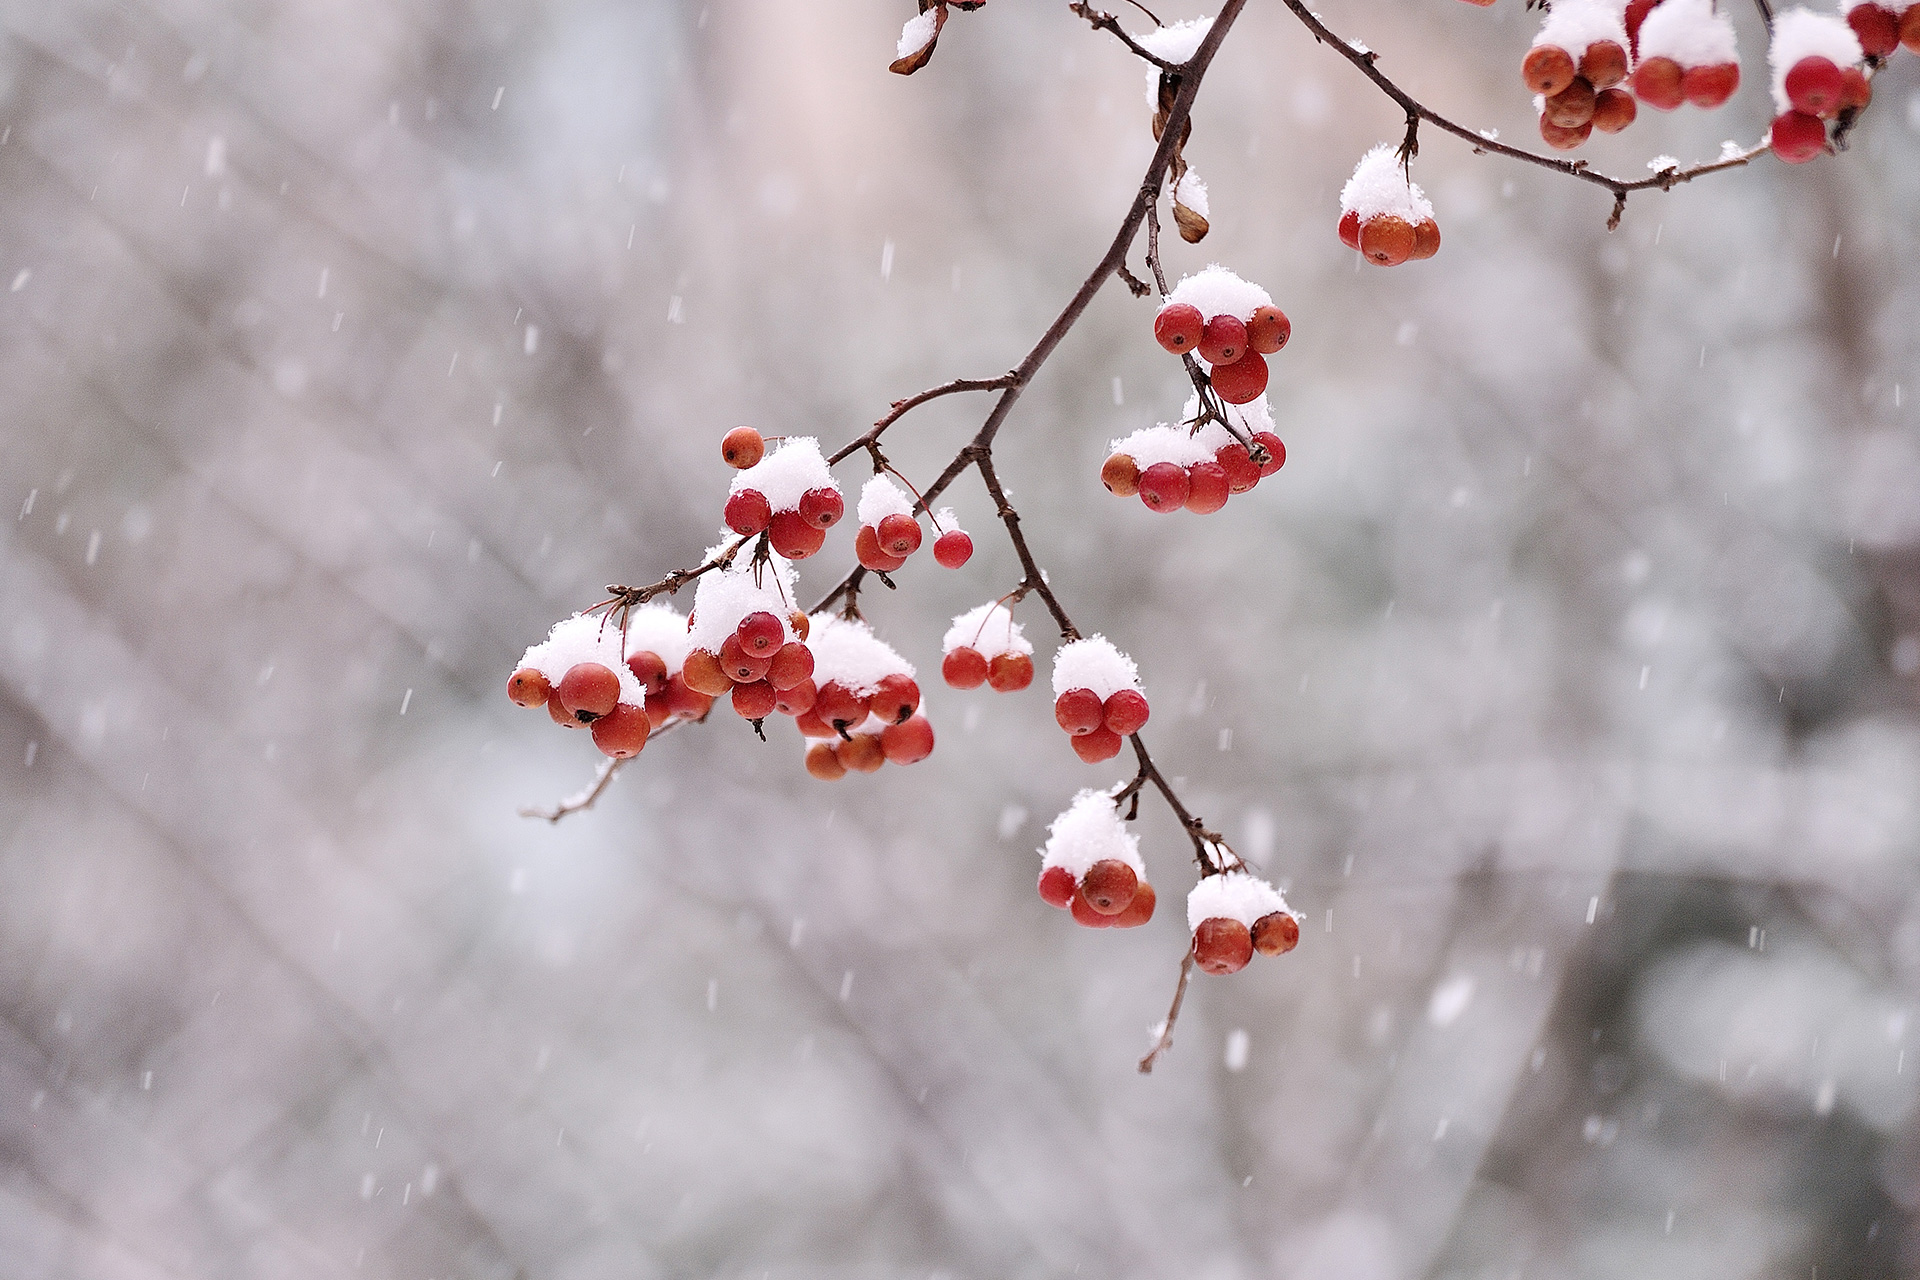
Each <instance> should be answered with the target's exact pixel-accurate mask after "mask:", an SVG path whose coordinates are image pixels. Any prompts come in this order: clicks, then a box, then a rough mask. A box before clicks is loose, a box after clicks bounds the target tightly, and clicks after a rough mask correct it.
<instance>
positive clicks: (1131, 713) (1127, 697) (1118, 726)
mask: <svg viewBox="0 0 1920 1280" xmlns="http://www.w3.org/2000/svg"><path fill="white" fill-rule="evenodd" d="M1148 714H1149V713H1148V710H1147V695H1146V694H1144V693H1141V692H1140V691H1139V690H1138V689H1118V690H1115V691H1114V692H1113V693H1112V694H1110V695H1109V696H1108V698H1107V701H1106V705H1105V706H1104V707H1102V708H1101V710H1100V718H1101V720H1102V721H1103V722H1104V723H1105V724H1106V726H1107V728H1108V729H1110V730H1112V731H1113V732H1114V733H1117V734H1119V735H1120V736H1121V737H1123V738H1124V737H1127V736H1128V735H1130V734H1135V733H1138V732H1140V728H1141V726H1142V725H1144V724H1146V722H1147V715H1148Z"/></svg>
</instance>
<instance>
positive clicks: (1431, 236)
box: [1407, 218, 1440, 262]
mask: <svg viewBox="0 0 1920 1280" xmlns="http://www.w3.org/2000/svg"><path fill="white" fill-rule="evenodd" d="M1438 252H1440V224H1439V223H1437V222H1435V221H1434V220H1433V219H1432V218H1422V219H1420V221H1418V222H1416V223H1414V224H1413V252H1412V253H1410V254H1408V255H1407V261H1408V262H1423V261H1425V260H1426V259H1428V258H1431V257H1432V256H1433V255H1434V254H1436V253H1438Z"/></svg>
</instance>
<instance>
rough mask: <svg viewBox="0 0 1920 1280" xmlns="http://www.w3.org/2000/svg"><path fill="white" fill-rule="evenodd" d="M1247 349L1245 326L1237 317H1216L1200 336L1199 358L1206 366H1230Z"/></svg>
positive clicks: (1208, 323) (1209, 322) (1208, 322)
mask: <svg viewBox="0 0 1920 1280" xmlns="http://www.w3.org/2000/svg"><path fill="white" fill-rule="evenodd" d="M1246 349H1247V326H1246V325H1245V324H1244V323H1243V322H1242V321H1241V319H1240V317H1239V316H1229V315H1217V316H1215V317H1214V318H1213V319H1211V320H1209V321H1207V327H1206V328H1205V329H1204V330H1203V331H1202V332H1201V334H1200V358H1201V359H1202V360H1205V361H1206V362H1207V363H1208V364H1232V363H1233V362H1234V361H1235V360H1238V359H1239V358H1240V356H1241V353H1243V352H1244V351H1246Z"/></svg>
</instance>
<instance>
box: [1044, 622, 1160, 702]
mask: <svg viewBox="0 0 1920 1280" xmlns="http://www.w3.org/2000/svg"><path fill="white" fill-rule="evenodd" d="M1070 689H1091V690H1093V693H1094V696H1095V697H1098V698H1100V699H1101V700H1102V701H1105V700H1106V699H1108V698H1111V697H1112V696H1113V695H1114V694H1116V693H1118V692H1120V690H1122V689H1131V690H1133V691H1134V692H1135V693H1139V692H1140V670H1139V668H1138V667H1136V666H1134V665H1133V659H1132V658H1129V657H1128V656H1127V655H1126V654H1124V653H1122V652H1120V650H1118V649H1117V648H1115V647H1114V644H1113V641H1111V640H1109V639H1107V638H1106V637H1105V636H1088V637H1087V638H1086V639H1084V640H1075V641H1072V642H1071V643H1068V644H1064V645H1062V646H1060V651H1059V652H1058V653H1056V654H1054V655H1053V692H1054V696H1055V697H1058V696H1059V695H1061V694H1063V693H1066V692H1067V691H1068V690H1070Z"/></svg>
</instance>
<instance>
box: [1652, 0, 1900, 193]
mask: <svg viewBox="0 0 1920 1280" xmlns="http://www.w3.org/2000/svg"><path fill="white" fill-rule="evenodd" d="M1668 2H1669V3H1672V0H1668ZM1866 56H1867V55H1866V50H1865V49H1864V48H1863V47H1862V45H1861V42H1860V37H1859V36H1858V35H1857V34H1856V33H1855V31H1854V28H1853V26H1852V25H1851V23H1850V22H1848V21H1847V20H1844V19H1841V18H1837V17H1833V16H1831V15H1828V14H1819V13H1810V12H1808V11H1807V10H1805V9H1791V10H1788V11H1787V12H1786V13H1783V14H1780V15H1779V16H1778V17H1776V18H1775V19H1774V22H1773V42H1772V44H1770V45H1769V46H1768V47H1767V65H1768V66H1769V68H1770V69H1771V70H1772V72H1773V81H1772V90H1773V105H1774V109H1775V111H1776V112H1777V113H1778V114H1776V115H1775V116H1774V120H1773V130H1772V133H1771V135H1770V138H1771V141H1772V144H1773V153H1774V154H1775V155H1777V156H1779V157H1780V158H1781V159H1782V160H1784V161H1786V162H1787V163H1788V164H1805V163H1806V162H1807V161H1809V160H1811V159H1813V158H1814V157H1815V156H1818V155H1820V154H1821V153H1822V152H1824V151H1825V150H1826V149H1827V124H1826V122H1827V121H1829V120H1832V119H1834V118H1835V117H1837V116H1838V115H1839V114H1840V113H1841V112H1842V111H1846V110H1848V109H1850V108H1851V109H1857V108H1860V107H1864V106H1866V105H1867V103H1868V101H1869V100H1870V99H1871V98H1872V97H1873V88H1872V86H1871V85H1870V84H1869V83H1868V81H1867V73H1866V70H1865V69H1864V68H1863V67H1862V66H1861V64H1862V63H1863V62H1865V61H1866Z"/></svg>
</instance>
